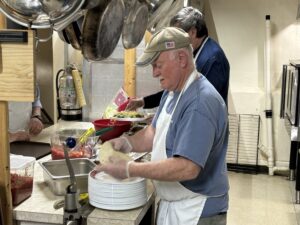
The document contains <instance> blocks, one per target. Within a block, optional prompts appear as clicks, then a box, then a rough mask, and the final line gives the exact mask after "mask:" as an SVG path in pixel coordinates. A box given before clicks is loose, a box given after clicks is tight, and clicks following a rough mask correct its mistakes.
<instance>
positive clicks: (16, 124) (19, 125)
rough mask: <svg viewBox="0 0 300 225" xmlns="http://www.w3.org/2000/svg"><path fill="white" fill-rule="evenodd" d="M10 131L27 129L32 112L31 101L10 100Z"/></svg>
mask: <svg viewBox="0 0 300 225" xmlns="http://www.w3.org/2000/svg"><path fill="white" fill-rule="evenodd" d="M8 111H9V131H10V132H17V131H26V130H28V124H29V121H30V117H31V112H32V103H31V102H9V103H8Z"/></svg>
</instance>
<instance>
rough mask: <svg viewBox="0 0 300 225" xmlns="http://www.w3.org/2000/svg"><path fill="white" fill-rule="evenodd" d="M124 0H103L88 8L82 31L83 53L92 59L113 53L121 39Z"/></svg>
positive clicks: (98, 58)
mask: <svg viewBox="0 0 300 225" xmlns="http://www.w3.org/2000/svg"><path fill="white" fill-rule="evenodd" d="M124 14H125V6H124V2H123V0H111V1H103V2H101V3H100V4H99V5H98V6H97V7H95V8H92V9H89V10H87V13H86V15H85V19H84V23H83V31H82V53H83V56H84V57H85V58H86V59H87V60H90V61H100V60H102V59H105V58H107V57H108V56H110V55H111V53H112V52H113V50H114V49H115V47H116V46H117V44H118V41H119V39H120V36H121V33H122V28H123V23H124Z"/></svg>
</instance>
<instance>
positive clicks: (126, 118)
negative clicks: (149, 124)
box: [111, 117, 148, 122]
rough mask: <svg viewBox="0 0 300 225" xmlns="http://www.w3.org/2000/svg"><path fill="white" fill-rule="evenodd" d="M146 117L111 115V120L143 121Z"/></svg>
mask: <svg viewBox="0 0 300 225" xmlns="http://www.w3.org/2000/svg"><path fill="white" fill-rule="evenodd" d="M147 118H148V117H140V118H131V117H123V118H119V117H112V118H111V119H112V120H117V121H128V122H142V121H145V120H146V119H147Z"/></svg>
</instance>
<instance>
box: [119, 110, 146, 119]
mask: <svg viewBox="0 0 300 225" xmlns="http://www.w3.org/2000/svg"><path fill="white" fill-rule="evenodd" d="M114 117H116V118H143V117H144V115H143V114H141V113H138V112H137V111H120V112H117V113H115V114H114Z"/></svg>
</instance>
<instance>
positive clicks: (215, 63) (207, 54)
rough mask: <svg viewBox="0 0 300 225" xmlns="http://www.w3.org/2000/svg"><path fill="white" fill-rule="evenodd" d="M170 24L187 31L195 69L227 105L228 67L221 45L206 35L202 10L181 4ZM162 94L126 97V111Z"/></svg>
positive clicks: (148, 104) (156, 101) (154, 102)
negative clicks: (181, 6)
mask: <svg viewBox="0 0 300 225" xmlns="http://www.w3.org/2000/svg"><path fill="white" fill-rule="evenodd" d="M170 25H171V26H176V27H179V28H182V29H183V30H184V31H185V32H187V33H188V34H189V36H190V38H191V42H192V46H193V49H194V52H193V54H194V60H195V63H196V69H197V70H198V71H199V72H200V73H201V74H203V75H204V76H205V77H206V78H207V79H208V80H209V81H210V83H211V84H212V85H213V86H214V87H215V88H216V90H217V91H218V92H219V94H220V95H221V96H222V97H223V99H224V101H225V103H226V104H227V96H228V87H229V70H230V66H229V63H228V60H227V58H226V56H225V54H224V52H223V50H222V48H221V47H220V46H219V44H218V43H217V42H216V41H214V40H213V39H212V38H211V37H209V36H208V30H207V26H206V23H205V21H204V17H203V15H202V13H201V12H200V11H199V10H197V9H195V8H193V7H185V8H183V9H181V10H180V11H179V12H178V13H177V14H176V15H175V16H174V17H173V18H172V19H171V21H170ZM162 94H163V91H160V92H158V93H155V94H153V95H149V96H146V97H144V98H137V99H130V100H129V103H128V105H127V108H126V110H135V109H137V108H140V107H143V108H144V109H149V108H155V107H157V106H158V105H159V103H160V99H161V96H162Z"/></svg>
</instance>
